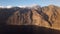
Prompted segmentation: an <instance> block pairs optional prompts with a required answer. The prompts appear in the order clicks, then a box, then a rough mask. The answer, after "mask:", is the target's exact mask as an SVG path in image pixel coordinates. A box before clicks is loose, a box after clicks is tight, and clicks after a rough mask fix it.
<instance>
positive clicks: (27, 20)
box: [0, 5, 60, 29]
mask: <svg viewBox="0 0 60 34" xmlns="http://www.w3.org/2000/svg"><path fill="white" fill-rule="evenodd" d="M59 11H60V7H57V6H54V5H49V6H45V7H40V6H34V7H32V8H28V7H26V8H19V7H12V8H9V9H8V8H0V25H37V26H43V27H48V28H54V29H60V27H59V25H60V12H59Z"/></svg>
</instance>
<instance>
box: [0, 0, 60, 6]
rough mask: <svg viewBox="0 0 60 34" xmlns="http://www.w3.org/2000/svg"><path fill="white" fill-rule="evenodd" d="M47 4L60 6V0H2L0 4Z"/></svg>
mask: <svg viewBox="0 0 60 34" xmlns="http://www.w3.org/2000/svg"><path fill="white" fill-rule="evenodd" d="M33 4H38V5H40V6H46V5H50V4H54V5H57V6H60V0H0V6H9V5H11V6H19V5H33Z"/></svg>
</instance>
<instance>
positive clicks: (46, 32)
mask: <svg viewBox="0 0 60 34" xmlns="http://www.w3.org/2000/svg"><path fill="white" fill-rule="evenodd" d="M1 33H2V34H23V33H24V34H60V31H59V30H54V29H50V28H46V27H40V26H36V25H20V26H18V25H9V26H4V27H2V28H0V34H1Z"/></svg>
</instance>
